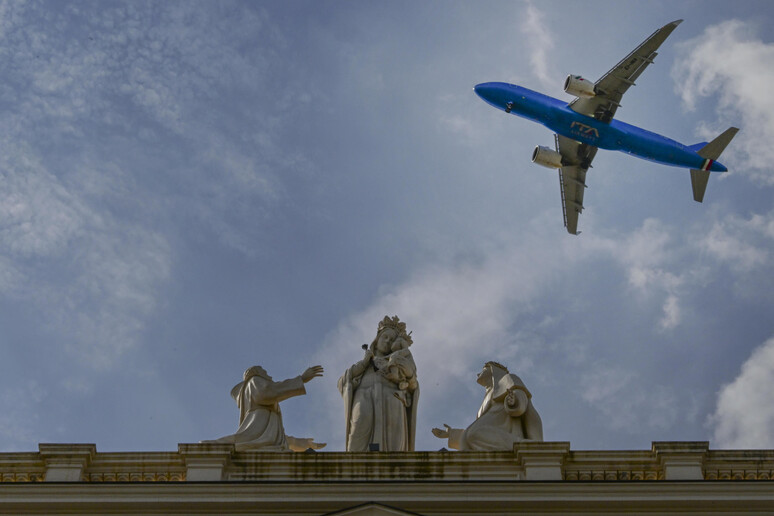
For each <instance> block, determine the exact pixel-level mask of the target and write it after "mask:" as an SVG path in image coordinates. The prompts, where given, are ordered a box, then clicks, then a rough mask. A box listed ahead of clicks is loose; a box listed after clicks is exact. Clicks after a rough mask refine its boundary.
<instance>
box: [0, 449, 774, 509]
mask: <svg viewBox="0 0 774 516" xmlns="http://www.w3.org/2000/svg"><path fill="white" fill-rule="evenodd" d="M697 460H698V461H699V462H698V465H699V468H700V470H701V471H703V472H704V476H703V477H699V478H693V479H690V480H686V479H679V480H673V479H671V478H669V477H672V476H673V474H672V473H670V470H672V468H675V467H676V468H678V469H677V470H674V471H677V472H683V471H685V470H684V469H682V468H685V467H688V468H693V469H689V470H690V471H693V472H695V471H696V470H695V466H696V461H697ZM73 464H75V465H77V467H79V468H81V470H80V471H81V474H80V481H75V482H69V481H49V482H40V481H39V480H41V479H42V478H44V477H45V478H46V479H47V480H48V479H50V478H53V477H52V476H51V474H50V473H51V472H53V471H57V470H60V471H61V469H62V467H63V465H65V466H67V467H66V468H64V469H67V468H69V467H71V466H72V465H73ZM49 468H50V470H51V472H49V471H48V469H49ZM772 471H774V450H718V451H714V450H709V449H708V447H707V443H704V442H698V443H695V442H657V443H653V446H652V448H651V449H650V450H634V451H585V450H580V451H573V450H571V449H570V445H569V443H566V442H521V443H517V444H516V445H515V446H514V449H513V450H510V451H496V452H385V453H368V452H363V453H354V452H319V453H271V452H238V451H236V450H235V447H234V446H233V445H228V444H202V443H199V444H180V445H179V446H178V451H177V452H137V453H135V452H110V453H100V452H97V450H96V446H95V445H93V444H57V445H41V446H40V451H38V452H28V453H0V479H2V480H3V481H2V483H0V514H74V513H77V514H105V513H111V514H113V513H116V514H118V513H121V514H169V513H176V514H267V513H273V514H295V515H312V514H330V513H333V514H337V513H338V514H369V511H370V514H420V515H431V514H432V515H440V514H467V515H474V514H537V513H554V514H567V513H573V514H598V513H603V512H604V513H625V512H631V511H635V510H636V511H638V512H640V513H647V514H680V513H690V514H710V513H711V514H716V515H718V514H722V515H731V514H740V513H746V514H766V513H771V509H772V507H774V483H772V482H771V481H770V480H769V479H770V478H771V475H772ZM33 477H35V478H36V479H37V481H36V480H35V478H33ZM181 480H186V481H181Z"/></svg>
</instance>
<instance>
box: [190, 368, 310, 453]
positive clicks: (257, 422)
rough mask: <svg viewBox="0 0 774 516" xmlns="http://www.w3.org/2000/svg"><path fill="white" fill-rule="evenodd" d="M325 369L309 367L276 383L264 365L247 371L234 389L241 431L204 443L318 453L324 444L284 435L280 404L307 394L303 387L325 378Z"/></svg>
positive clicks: (233, 396) (261, 449)
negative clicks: (313, 451)
mask: <svg viewBox="0 0 774 516" xmlns="http://www.w3.org/2000/svg"><path fill="white" fill-rule="evenodd" d="M322 374H323V368H322V367H320V366H314V367H310V368H309V369H307V370H306V371H304V372H303V373H302V374H301V375H299V376H296V377H295V378H290V379H288V380H283V381H281V382H275V381H274V380H273V379H272V377H271V376H269V375H268V373H266V370H265V369H264V368H263V367H261V366H253V367H251V368H249V369H248V370H247V371H245V374H244V380H243V381H241V382H239V383H238V384H236V385H235V386H234V388H233V389H231V397H232V398H234V399H235V400H236V402H237V406H239V429H238V430H237V431H236V433H235V434H233V435H227V436H225V437H221V438H220V439H217V440H215V441H202V442H203V443H213V442H214V443H231V444H234V445H235V448H236V450H237V451H248V450H250V451H290V450H293V451H305V450H307V449H309V448H312V449H314V450H319V449H320V448H322V447H324V446H325V443H316V442H314V440H313V439H311V438H308V439H298V438H296V437H291V436H289V435H285V428H284V426H283V425H282V412H281V411H280V406H279V404H280V402H281V401H284V400H286V399H288V398H292V397H293V396H301V395H302V394H306V389H305V388H304V384H305V383H307V382H308V381H309V380H311V379H312V378H316V377H318V376H322Z"/></svg>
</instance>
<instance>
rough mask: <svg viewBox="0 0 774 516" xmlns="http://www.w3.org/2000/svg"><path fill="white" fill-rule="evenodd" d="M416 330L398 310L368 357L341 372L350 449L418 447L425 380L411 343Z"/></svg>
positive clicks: (381, 327) (387, 319) (386, 322)
mask: <svg viewBox="0 0 774 516" xmlns="http://www.w3.org/2000/svg"><path fill="white" fill-rule="evenodd" d="M412 342H413V341H412V339H411V334H410V333H408V334H407V333H406V323H403V322H400V319H398V316H395V317H392V318H390V317H387V316H385V317H384V319H382V321H381V322H380V323H379V327H378V329H377V332H376V338H375V339H374V340H373V342H371V345H370V346H366V345H365V344H364V345H363V348H364V349H365V350H366V351H365V356H364V357H363V359H362V360H361V361H359V362H357V363H355V364H354V365H352V367H350V368H349V369H347V370H346V371H345V372H344V375H342V377H341V378H339V392H340V393H341V396H342V397H343V398H344V407H345V412H346V422H347V428H346V450H347V451H375V450H378V451H413V450H414V435H415V434H416V416H417V401H418V400H419V384H418V383H417V366H416V364H414V358H413V357H412V356H411V351H410V350H409V349H408V348H409V346H411V344H412Z"/></svg>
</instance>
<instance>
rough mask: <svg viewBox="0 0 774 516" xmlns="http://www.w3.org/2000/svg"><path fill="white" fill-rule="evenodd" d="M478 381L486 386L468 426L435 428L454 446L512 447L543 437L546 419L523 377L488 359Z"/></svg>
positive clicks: (456, 448) (470, 447)
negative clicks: (541, 415) (476, 410)
mask: <svg viewBox="0 0 774 516" xmlns="http://www.w3.org/2000/svg"><path fill="white" fill-rule="evenodd" d="M476 381H477V382H478V384H479V385H481V386H482V387H484V388H485V389H486V394H485V395H484V401H483V403H481V408H479V409H478V416H477V417H476V420H475V421H473V423H471V424H470V426H468V427H467V428H465V429H462V428H451V427H450V426H449V425H447V424H446V423H444V427H445V428H446V429H445V430H442V429H440V428H433V430H432V431H433V435H435V436H436V437H439V438H441V439H448V446H449V447H450V448H454V449H455V450H463V451H465V450H472V451H494V450H510V449H512V448H513V445H514V443H517V442H521V441H542V440H543V422H542V421H541V420H540V416H539V415H538V413H537V410H535V407H534V406H533V404H532V394H531V393H530V392H529V390H528V389H527V387H526V386H525V385H524V382H522V381H521V378H519V377H518V376H516V375H515V374H512V373H509V372H508V368H507V367H505V366H504V365H502V364H498V363H497V362H487V363H486V364H484V367H483V369H482V370H481V372H480V373H479V374H478V376H477V378H476Z"/></svg>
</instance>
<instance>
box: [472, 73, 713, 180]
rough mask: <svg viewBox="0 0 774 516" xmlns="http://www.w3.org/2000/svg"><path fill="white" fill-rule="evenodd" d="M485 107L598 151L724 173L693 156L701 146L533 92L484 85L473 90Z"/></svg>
mask: <svg viewBox="0 0 774 516" xmlns="http://www.w3.org/2000/svg"><path fill="white" fill-rule="evenodd" d="M474 90H475V92H476V94H477V95H478V96H479V97H481V98H482V99H483V100H484V101H485V102H487V103H488V104H490V105H492V106H494V107H496V108H498V109H501V110H503V111H510V113H512V114H514V115H519V116H521V117H524V118H528V119H530V120H533V121H535V122H538V123H540V124H543V125H544V126H546V127H547V128H549V129H550V130H552V131H554V132H555V133H557V134H560V135H562V136H566V137H567V138H572V139H573V140H576V141H579V142H581V143H586V144H588V145H592V146H594V147H598V148H600V149H607V150H617V151H621V152H626V153H628V154H631V155H633V156H637V157H638V158H642V159H646V160H649V161H655V162H657V163H662V164H664V165H672V166H675V167H683V168H692V169H702V168H703V167H706V166H708V165H709V170H711V171H713V172H725V171H726V170H728V169H727V168H726V167H724V166H723V165H722V164H720V163H718V162H717V161H712V162H708V161H707V160H706V159H705V158H702V157H701V156H699V155H698V154H697V153H696V150H698V149H699V148H701V145H699V144H697V145H693V146H691V147H688V146H686V145H683V144H682V143H680V142H677V141H675V140H672V139H670V138H667V137H665V136H661V135H660V134H656V133H652V132H650V131H646V130H645V129H641V128H639V127H635V126H633V125H629V124H626V123H624V122H619V121H617V120H613V121H612V122H610V123H609V124H607V123H604V122H600V121H598V120H596V119H594V118H592V117H589V116H586V115H582V114H580V113H576V112H575V111H573V110H572V109H570V108H569V107H568V105H567V103H565V102H563V101H561V100H559V99H555V98H553V97H549V96H548V95H543V94H542V93H538V92H536V91H532V90H528V89H527V88H522V87H521V86H516V85H514V84H508V83H504V82H487V83H483V84H479V85H478V86H476V87H475V88H474Z"/></svg>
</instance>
